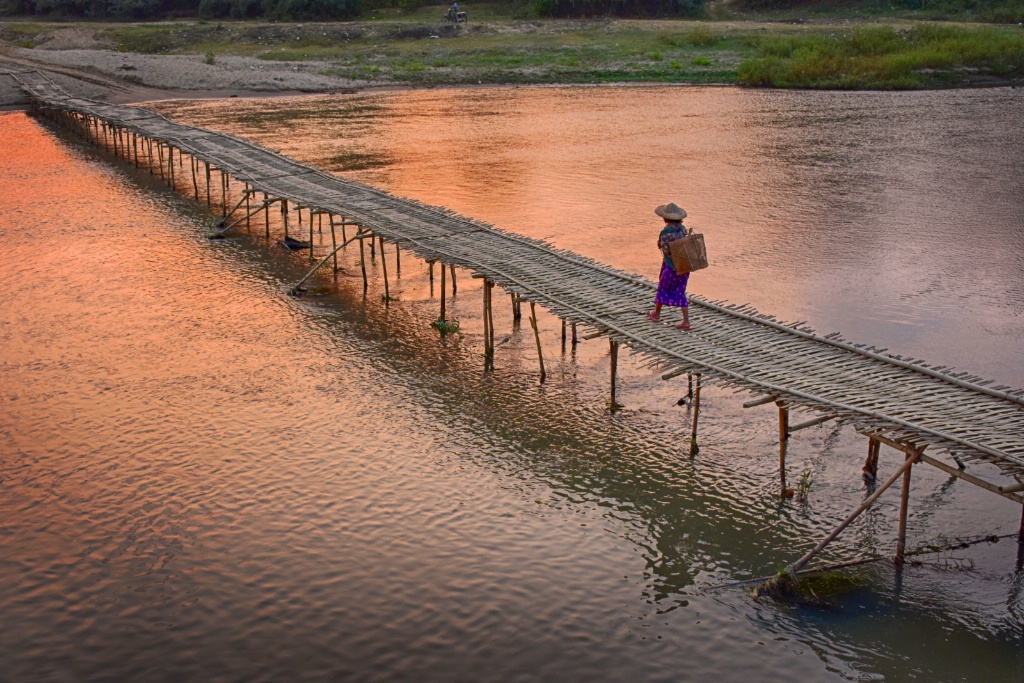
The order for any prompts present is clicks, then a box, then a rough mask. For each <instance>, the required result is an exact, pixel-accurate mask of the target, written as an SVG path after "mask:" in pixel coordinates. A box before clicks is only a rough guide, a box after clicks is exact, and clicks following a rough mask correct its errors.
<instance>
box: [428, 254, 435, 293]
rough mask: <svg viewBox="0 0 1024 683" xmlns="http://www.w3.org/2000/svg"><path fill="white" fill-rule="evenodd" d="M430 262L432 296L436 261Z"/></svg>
mask: <svg viewBox="0 0 1024 683" xmlns="http://www.w3.org/2000/svg"><path fill="white" fill-rule="evenodd" d="M429 263H430V296H434V262H433V261H429Z"/></svg>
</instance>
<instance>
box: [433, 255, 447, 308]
mask: <svg viewBox="0 0 1024 683" xmlns="http://www.w3.org/2000/svg"><path fill="white" fill-rule="evenodd" d="M431 265H433V264H431ZM444 284H445V283H444V261H442V262H441V318H440V320H441V322H444V321H445V317H444V315H445V310H444V305H445V291H444V290H445V287H444Z"/></svg>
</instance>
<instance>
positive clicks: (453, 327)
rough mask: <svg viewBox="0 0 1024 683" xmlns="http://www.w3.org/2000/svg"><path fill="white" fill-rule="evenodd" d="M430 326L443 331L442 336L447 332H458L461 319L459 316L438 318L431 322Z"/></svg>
mask: <svg viewBox="0 0 1024 683" xmlns="http://www.w3.org/2000/svg"><path fill="white" fill-rule="evenodd" d="M430 326H431V327H433V328H434V329H435V330H437V331H438V332H440V333H441V336H442V337H443V336H445V335H446V334H457V333H458V331H459V320H458V318H449V319H448V320H445V319H444V318H438V319H437V320H435V321H434V322H432V323H430Z"/></svg>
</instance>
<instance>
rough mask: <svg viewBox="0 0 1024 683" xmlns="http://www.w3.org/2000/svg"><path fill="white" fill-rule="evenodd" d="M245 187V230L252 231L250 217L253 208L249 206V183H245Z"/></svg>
mask: <svg viewBox="0 0 1024 683" xmlns="http://www.w3.org/2000/svg"><path fill="white" fill-rule="evenodd" d="M243 188H244V190H245V231H246V232H247V233H251V232H252V225H251V224H250V222H249V219H250V218H251V217H252V210H251V209H250V208H249V183H246V184H245V185H243Z"/></svg>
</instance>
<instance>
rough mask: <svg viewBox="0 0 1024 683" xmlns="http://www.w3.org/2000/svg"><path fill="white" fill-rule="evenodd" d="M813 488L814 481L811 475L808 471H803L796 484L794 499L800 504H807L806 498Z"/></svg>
mask: <svg viewBox="0 0 1024 683" xmlns="http://www.w3.org/2000/svg"><path fill="white" fill-rule="evenodd" d="M812 486H814V479H813V477H812V475H811V471H810V470H805V471H804V473H803V474H801V475H800V481H798V482H797V484H796V499H797V500H799V501H800V502H802V503H806V502H807V497H808V496H809V495H810V493H811V487H812Z"/></svg>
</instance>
